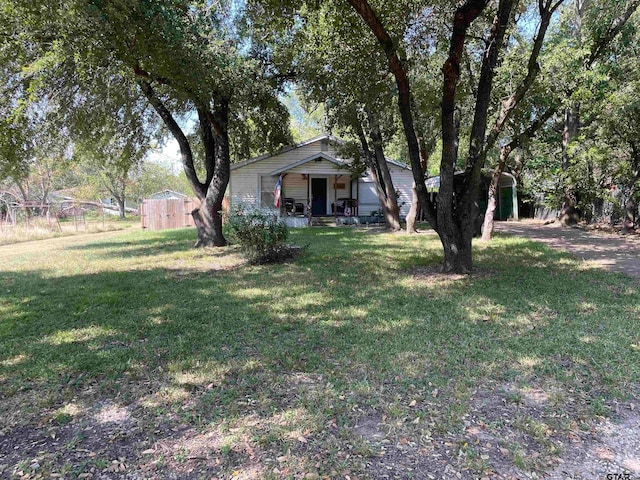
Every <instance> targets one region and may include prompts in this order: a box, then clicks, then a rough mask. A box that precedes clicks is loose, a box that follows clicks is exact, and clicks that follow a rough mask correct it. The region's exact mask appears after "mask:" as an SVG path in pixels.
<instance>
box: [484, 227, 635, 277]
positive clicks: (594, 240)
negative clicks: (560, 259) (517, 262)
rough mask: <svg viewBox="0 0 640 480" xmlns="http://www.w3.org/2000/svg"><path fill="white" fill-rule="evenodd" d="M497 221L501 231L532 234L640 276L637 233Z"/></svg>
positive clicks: (613, 269) (569, 250)
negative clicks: (613, 232)
mask: <svg viewBox="0 0 640 480" xmlns="http://www.w3.org/2000/svg"><path fill="white" fill-rule="evenodd" d="M495 225H496V230H497V231H498V232H503V233H509V234H512V235H517V236H519V237H525V238H530V239H532V240H536V241H539V242H542V243H545V244H547V245H549V246H550V247H552V248H555V249H558V250H564V251H567V252H570V253H572V254H573V255H575V256H576V257H578V258H581V259H583V260H585V261H588V262H592V263H594V264H597V265H599V266H601V267H602V268H604V269H606V270H610V271H612V272H619V273H626V274H627V275H630V276H633V277H636V278H640V239H639V238H638V237H637V236H629V237H625V236H621V235H615V234H605V233H595V232H587V231H584V230H581V229H579V228H566V227H562V226H560V225H557V224H556V223H553V224H550V225H544V224H543V223H541V222H496V224H495Z"/></svg>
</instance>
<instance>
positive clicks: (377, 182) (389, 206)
mask: <svg viewBox="0 0 640 480" xmlns="http://www.w3.org/2000/svg"><path fill="white" fill-rule="evenodd" d="M353 126H354V128H355V130H356V133H357V135H358V139H359V140H360V146H361V147H362V151H363V154H364V158H365V163H366V165H367V167H368V168H369V170H370V171H371V178H373V185H374V187H375V189H376V195H377V196H378V200H379V201H380V205H381V207H382V213H383V216H384V221H385V223H386V225H387V227H388V228H389V230H391V231H393V232H395V231H398V230H399V229H400V216H399V211H398V201H397V199H396V198H395V192H394V198H393V201H390V199H389V195H388V191H389V189H390V187H389V185H391V186H393V183H389V184H385V178H384V176H383V173H382V169H381V165H380V162H379V161H378V158H377V157H378V156H379V154H378V152H376V153H374V152H372V151H371V149H370V148H369V141H368V140H367V136H366V134H365V132H364V128H363V126H362V124H361V123H360V121H359V120H356V122H355V123H354V124H353ZM375 148H376V149H377V150H380V151H382V150H381V147H375ZM381 155H382V158H384V153H382V154H381ZM384 164H385V165H384V166H385V167H386V161H385V162H384ZM387 174H389V169H388V167H387ZM389 181H390V175H389ZM394 204H395V208H394Z"/></svg>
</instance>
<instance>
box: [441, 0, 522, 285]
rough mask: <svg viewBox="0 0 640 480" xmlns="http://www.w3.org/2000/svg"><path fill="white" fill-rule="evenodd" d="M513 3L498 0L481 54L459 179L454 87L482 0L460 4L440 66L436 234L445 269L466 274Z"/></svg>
mask: <svg viewBox="0 0 640 480" xmlns="http://www.w3.org/2000/svg"><path fill="white" fill-rule="evenodd" d="M513 4H514V2H513V0H500V3H499V5H498V12H497V15H496V18H495V19H494V23H493V28H492V31H491V36H490V38H489V42H488V45H489V47H488V49H487V51H486V52H485V53H484V55H483V61H482V69H481V74H480V79H479V81H478V94H477V98H476V105H475V112H474V119H473V126H472V129H471V138H470V142H469V143H470V148H469V155H468V158H467V168H466V171H465V175H464V178H463V179H462V181H461V183H460V181H459V180H457V179H455V178H454V171H455V165H456V161H457V150H458V147H457V145H458V128H457V127H456V118H455V116H456V115H455V113H456V100H455V95H456V86H457V82H458V79H459V77H460V60H461V57H462V52H463V49H464V43H465V38H466V33H467V29H468V28H469V26H470V25H471V23H473V21H474V20H475V19H476V18H477V17H478V15H480V13H481V12H482V10H483V9H484V8H485V7H486V2H474V1H473V0H468V1H467V2H465V3H464V4H463V5H461V6H460V7H458V9H457V10H456V13H455V16H454V23H453V32H452V35H451V42H450V47H449V57H448V59H447V61H446V62H445V65H444V67H443V73H444V84H443V94H442V160H441V162H440V190H439V191H438V210H437V215H438V233H439V234H440V240H441V241H442V245H443V247H444V251H445V262H444V265H443V270H444V271H445V272H454V273H469V272H470V271H471V268H472V254H471V252H472V249H471V241H472V239H473V235H474V232H475V230H476V219H477V216H478V209H479V207H478V194H479V187H480V175H481V169H482V166H483V165H484V160H485V158H486V151H484V144H485V133H486V128H487V114H488V108H489V104H490V97H491V91H492V88H493V76H494V71H495V67H496V65H497V61H498V55H499V52H500V50H501V48H502V43H503V40H504V36H505V33H506V29H507V25H508V23H509V19H510V18H511V10H512V8H513Z"/></svg>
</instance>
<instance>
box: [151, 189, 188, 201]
mask: <svg viewBox="0 0 640 480" xmlns="http://www.w3.org/2000/svg"><path fill="white" fill-rule="evenodd" d="M149 198H150V199H151V200H161V199H164V198H188V195H185V194H184V193H180V192H176V191H175V190H162V191H160V192H156V193H154V194H152V195H149Z"/></svg>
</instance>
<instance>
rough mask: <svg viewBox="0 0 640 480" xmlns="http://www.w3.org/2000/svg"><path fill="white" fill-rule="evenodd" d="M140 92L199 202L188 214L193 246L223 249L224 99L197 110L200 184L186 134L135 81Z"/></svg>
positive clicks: (226, 161) (227, 160)
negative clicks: (165, 130) (170, 139)
mask: <svg viewBox="0 0 640 480" xmlns="http://www.w3.org/2000/svg"><path fill="white" fill-rule="evenodd" d="M139 83H140V87H141V88H142V92H143V93H144V94H145V96H146V97H147V99H148V100H149V103H151V105H152V106H153V108H154V109H155V110H156V112H157V113H158V115H160V117H161V118H162V120H163V121H164V123H165V125H166V126H167V128H168V129H169V131H170V132H171V133H172V135H173V136H174V138H175V139H176V141H177V142H178V145H179V147H180V155H181V157H182V165H183V167H184V172H185V175H186V176H187V179H188V180H189V183H190V184H191V187H192V188H193V191H194V193H195V195H196V197H197V198H198V199H199V200H200V202H201V203H200V207H198V208H197V209H195V210H194V211H193V212H191V215H192V216H193V219H194V222H195V224H196V229H197V236H198V238H197V241H196V243H195V246H196V247H207V246H216V247H220V246H224V245H226V244H227V241H226V239H225V238H224V234H223V231H222V215H221V210H222V201H223V199H224V194H225V191H226V189H227V185H228V184H229V176H230V164H231V160H230V155H229V130H228V122H229V104H228V101H227V100H226V99H225V98H222V97H219V96H218V97H215V98H214V107H213V111H212V112H211V111H209V108H208V106H203V105H199V106H198V108H197V111H198V119H199V121H200V125H199V126H200V138H201V140H202V143H203V145H204V150H205V168H206V172H207V178H206V180H205V182H204V183H202V182H200V180H199V179H198V175H197V173H196V169H195V165H194V163H193V152H192V150H191V145H190V144H189V140H188V139H187V137H186V135H185V134H184V132H183V131H182V129H181V128H180V126H179V125H178V123H177V122H176V121H175V119H174V118H173V116H172V115H171V112H170V111H169V110H168V109H167V108H166V106H165V105H164V103H163V102H162V100H161V99H160V98H159V97H158V96H157V95H156V93H155V91H154V90H153V88H152V86H151V84H150V83H149V82H148V81H147V80H139Z"/></svg>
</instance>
